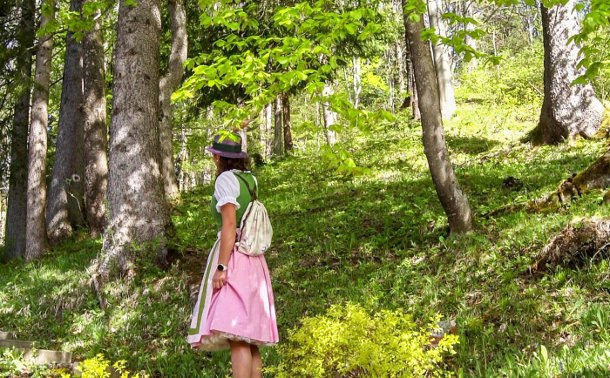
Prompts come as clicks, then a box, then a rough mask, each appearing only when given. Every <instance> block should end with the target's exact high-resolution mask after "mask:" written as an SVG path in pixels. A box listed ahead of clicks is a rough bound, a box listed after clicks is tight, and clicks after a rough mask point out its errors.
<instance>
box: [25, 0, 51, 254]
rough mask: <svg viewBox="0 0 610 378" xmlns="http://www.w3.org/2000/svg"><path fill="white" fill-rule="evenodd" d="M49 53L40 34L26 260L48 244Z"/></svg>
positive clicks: (44, 19) (48, 42) (43, 20)
mask: <svg viewBox="0 0 610 378" xmlns="http://www.w3.org/2000/svg"><path fill="white" fill-rule="evenodd" d="M48 5H49V7H50V9H51V11H50V14H47V15H45V14H43V15H42V18H41V21H40V28H44V27H45V26H46V25H47V24H48V23H49V22H50V21H51V20H53V19H54V18H55V2H54V1H51V2H49V3H48ZM52 53H53V35H47V36H44V37H41V38H40V41H39V45H38V50H37V52H36V73H35V75H34V94H33V96H32V123H31V125H30V135H29V138H28V206H27V222H26V240H25V259H26V260H32V259H35V258H38V257H40V256H41V255H42V254H43V253H44V251H45V250H46V249H47V248H48V241H47V230H46V228H45V225H46V222H45V208H46V204H47V184H46V179H45V172H46V163H47V125H48V122H49V82H50V79H51V58H52Z"/></svg>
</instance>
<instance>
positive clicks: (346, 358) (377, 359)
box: [267, 303, 458, 377]
mask: <svg viewBox="0 0 610 378" xmlns="http://www.w3.org/2000/svg"><path fill="white" fill-rule="evenodd" d="M439 320H440V316H434V317H432V318H431V319H430V320H429V322H428V323H427V324H426V325H425V326H423V327H418V326H417V325H416V324H415V322H414V321H413V319H412V318H411V316H410V315H408V314H405V313H404V312H402V311H388V310H382V311H380V312H376V313H372V314H371V313H369V312H368V311H367V310H365V309H364V308H362V307H361V306H360V305H357V304H352V303H348V304H347V305H344V306H340V305H335V306H332V307H331V308H330V309H329V311H328V313H327V314H326V315H319V316H314V317H308V318H304V319H303V320H302V325H301V327H299V328H297V329H294V330H292V331H291V332H289V336H288V341H287V342H286V343H284V344H283V345H282V346H281V347H280V348H279V353H280V355H281V356H282V361H281V362H280V363H279V365H278V366H277V367H273V368H268V369H267V371H268V372H272V373H275V374H276V375H277V377H295V376H305V377H327V376H358V375H364V376H376V377H397V376H400V377H409V376H424V375H432V376H439V375H449V373H448V371H447V370H446V369H445V364H444V363H443V358H444V357H445V356H447V355H451V354H454V353H455V352H454V349H453V347H454V345H456V344H457V343H458V337H457V336H456V335H445V337H443V338H442V339H441V340H440V342H438V344H437V345H432V344H430V334H431V332H433V331H435V329H436V328H438V327H437V326H436V324H437V323H438V321H439Z"/></svg>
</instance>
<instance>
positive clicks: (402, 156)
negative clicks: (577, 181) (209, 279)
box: [0, 58, 610, 377]
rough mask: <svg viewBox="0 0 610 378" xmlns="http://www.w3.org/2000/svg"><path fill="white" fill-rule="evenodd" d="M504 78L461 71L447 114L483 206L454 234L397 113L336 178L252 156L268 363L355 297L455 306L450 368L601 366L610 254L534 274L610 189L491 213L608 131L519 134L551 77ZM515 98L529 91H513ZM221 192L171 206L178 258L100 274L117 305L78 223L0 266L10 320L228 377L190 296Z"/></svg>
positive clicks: (79, 352) (138, 365)
mask: <svg viewBox="0 0 610 378" xmlns="http://www.w3.org/2000/svg"><path fill="white" fill-rule="evenodd" d="M523 59H525V58H523ZM481 69H482V70H487V71H489V70H495V68H481ZM507 69H508V68H507ZM507 77H510V78H512V77H514V78H515V86H516V87H515V89H511V88H512V87H511V86H510V85H508V84H507V85H508V87H506V88H504V89H503V90H504V93H497V92H489V93H487V92H484V91H483V95H481V94H479V95H478V97H476V98H475V97H473V95H472V94H473V93H474V92H473V89H472V88H473V87H472V86H469V85H466V84H463V85H462V86H461V87H460V88H458V90H457V93H456V95H457V97H458V101H459V109H460V110H459V112H458V114H457V116H456V117H455V118H454V119H453V120H451V121H449V122H447V123H446V137H447V143H448V146H449V149H450V151H451V157H452V161H453V162H454V167H455V169H456V173H457V176H458V179H459V180H460V184H461V186H462V188H463V189H464V191H465V192H466V193H467V195H468V197H469V200H470V203H471V206H472V209H473V211H474V216H475V220H476V229H475V231H474V232H472V233H470V234H467V235H460V236H449V235H448V225H447V221H446V217H445V214H444V213H443V210H442V208H441V206H440V204H439V201H438V198H437V197H436V193H435V190H434V186H433V185H432V181H431V179H430V175H429V173H428V170H427V162H426V160H425V157H424V155H423V148H422V145H421V129H420V127H419V126H418V125H417V124H416V123H413V122H411V121H408V120H407V118H408V117H407V115H404V114H403V115H399V116H398V120H399V121H397V122H396V123H395V124H382V125H379V126H378V128H377V129H375V130H373V132H372V133H371V134H369V135H366V136H362V135H356V134H353V135H350V134H349V132H348V133H346V134H345V135H343V136H342V137H343V138H345V139H349V140H350V143H349V144H346V148H348V149H349V150H350V152H351V153H352V154H353V157H354V161H356V163H357V164H359V165H360V166H361V167H364V168H368V173H367V174H366V175H362V176H357V177H342V176H338V175H336V174H335V173H334V172H333V171H332V170H330V169H328V166H327V165H326V164H325V163H324V161H322V160H321V159H320V158H319V157H318V156H319V155H318V154H317V151H316V149H317V146H316V144H315V143H314V142H313V141H311V142H310V143H308V144H306V143H300V144H298V145H299V146H300V147H299V149H297V150H296V151H294V153H293V154H292V155H290V156H288V157H286V158H284V159H282V160H279V161H274V160H269V161H268V162H267V164H265V165H263V166H261V167H258V168H257V170H256V172H255V173H256V175H257V176H258V179H259V182H260V193H259V194H260V198H261V199H262V201H263V202H264V203H265V205H266V206H267V209H268V210H269V213H270V217H271V220H272V223H273V226H274V241H273V244H272V248H271V249H270V250H269V251H268V252H267V260H268V263H269V266H270V270H271V275H272V281H273V285H274V292H275V298H276V309H277V314H278V325H279V329H280V339H281V341H280V347H278V348H264V349H263V351H262V353H263V361H264V364H265V366H267V367H269V371H270V372H273V371H276V372H277V371H279V370H277V368H278V367H281V366H285V365H286V364H290V360H287V358H288V359H289V358H296V357H294V356H295V355H294V354H291V353H293V352H294V349H288V350H287V349H286V348H287V346H288V345H292V344H291V343H294V339H293V338H292V337H294V335H295V334H298V332H299V330H301V329H302V328H301V327H302V326H303V325H305V326H307V324H310V322H311V319H318V320H319V319H330V318H332V316H333V311H335V312H336V311H337V310H332V309H333V308H335V309H336V308H342V307H341V306H344V307H345V306H349V305H350V304H356V305H357V306H360V307H361V308H362V309H363V311H365V313H367V314H373V315H371V316H376V315H374V314H382V313H396V311H406V312H408V314H409V319H412V321H413V322H414V324H416V325H417V326H424V325H425V324H426V322H427V321H428V319H429V318H430V316H432V315H434V314H441V316H443V318H445V319H451V320H454V321H455V322H456V324H457V336H458V340H459V342H458V343H457V344H455V346H454V349H455V354H453V355H450V354H446V355H444V356H443V369H447V370H448V371H450V372H452V373H454V374H457V375H460V376H461V375H463V376H498V375H507V376H604V375H607V374H608V372H609V371H608V369H609V360H610V332H609V331H608V330H609V329H610V327H609V325H610V315H609V314H610V284H609V282H610V280H609V278H610V277H609V276H610V273H608V272H609V271H610V269H609V266H608V265H609V262H608V261H607V260H600V259H594V260H590V261H584V262H582V263H580V264H576V265H572V266H552V267H548V269H547V270H545V271H544V272H543V273H539V274H536V275H534V274H532V273H531V272H530V269H529V267H530V265H531V264H532V263H533V262H534V261H535V258H536V256H537V254H538V253H539V252H540V250H541V249H542V248H543V246H544V245H545V244H546V243H547V242H548V241H549V239H550V238H551V237H552V236H553V235H555V234H556V233H557V232H559V231H560V230H561V229H562V228H563V227H564V226H565V225H566V224H568V223H569V222H570V221H571V220H573V219H575V218H581V217H590V216H600V217H608V216H610V206H609V205H607V204H602V203H601V198H602V196H603V193H601V192H596V191H593V192H590V193H587V194H584V195H583V196H582V198H578V199H577V200H575V201H573V202H571V203H568V204H565V205H564V206H562V207H560V208H557V209H556V210H554V211H550V212H546V213H528V212H525V211H522V210H520V211H514V212H512V213H511V212H505V213H500V215H496V216H494V215H490V214H493V211H494V210H496V209H499V208H501V207H503V206H506V205H510V204H518V203H524V202H527V201H530V200H532V199H535V198H539V197H541V196H543V195H544V194H546V193H549V192H551V191H553V190H554V189H555V188H556V187H557V185H558V184H559V183H560V182H561V181H562V180H564V179H566V178H567V177H569V176H570V175H571V174H572V173H574V172H580V171H582V170H583V169H584V168H586V167H587V166H588V165H590V164H591V163H592V162H593V161H594V160H595V159H596V158H597V157H599V156H600V155H601V154H602V153H603V152H604V151H605V150H606V149H607V145H606V142H605V141H604V140H576V141H572V142H569V143H566V144H563V145H560V146H555V147H532V146H531V145H528V144H522V143H520V142H519V140H520V139H521V138H522V137H523V136H524V135H525V134H526V133H527V132H528V131H529V130H531V128H533V127H534V126H535V122H536V120H537V117H538V114H537V112H538V111H539V110H538V109H539V106H540V101H541V98H537V97H536V93H537V92H536V88H539V87H538V85H540V82H528V79H527V78H524V79H523V80H521V81H518V80H517V79H518V75H516V74H515V75H513V74H510V75H508V74H507ZM487 80H488V81H489V80H492V79H490V78H487ZM493 80H496V78H494V79H493ZM504 83H506V81H505V82H504ZM489 85H490V86H491V85H492V84H489ZM511 91H517V92H516V93H517V95H514V96H513V95H512V94H510V93H509V94H507V93H508V92H511ZM511 96H512V97H511ZM520 96H529V97H527V101H526V102H519V101H516V100H515V99H516V98H519V97H520ZM499 99H502V101H500V100H499ZM509 178H512V179H510V180H508V179H509ZM508 182H510V183H513V184H511V185H508V184H507V183H508ZM211 194H212V188H211V187H210V186H205V187H200V188H197V189H195V190H193V191H191V192H189V193H184V194H183V204H182V205H181V206H180V207H179V208H177V209H176V210H175V211H174V213H173V221H174V224H175V226H176V236H175V237H174V238H173V239H172V240H171V243H170V245H171V248H172V249H173V250H174V253H173V254H172V259H171V266H170V268H169V269H168V270H166V271H164V270H160V269H159V268H157V267H155V266H154V265H152V264H151V263H149V262H147V261H140V262H139V265H138V271H137V274H136V276H135V277H133V278H131V279H130V280H127V279H124V280H120V281H116V282H113V283H111V284H110V285H108V286H107V287H106V295H107V297H108V300H109V307H108V309H107V310H106V311H102V310H101V309H100V307H99V304H98V302H97V298H96V296H95V295H94V293H93V291H92V290H91V287H90V283H89V274H88V273H87V268H88V267H89V265H90V263H91V260H92V259H93V258H95V257H96V256H97V254H98V253H99V250H100V248H101V242H100V240H89V239H86V238H85V237H79V236H77V237H75V238H74V239H73V240H71V241H69V242H67V243H65V244H63V245H62V246H60V247H58V248H56V249H55V250H54V251H53V252H52V253H50V254H48V255H47V256H45V257H43V258H42V259H41V260H39V261H36V262H31V263H27V264H26V263H24V262H21V261H16V262H11V263H9V264H8V265H0V330H2V331H10V332H15V333H17V334H18V336H19V337H20V338H21V339H28V340H35V341H36V342H37V344H36V345H37V346H38V347H40V348H51V349H53V348H61V349H64V350H68V351H71V352H72V353H73V354H74V357H75V359H77V360H81V361H82V360H84V359H87V358H94V357H95V356H97V355H98V354H99V353H103V356H104V358H106V359H108V360H109V361H119V360H125V361H126V367H127V369H128V370H130V371H134V372H139V371H141V370H144V371H145V372H147V373H149V374H151V375H153V376H155V375H156V376H189V377H197V376H201V377H213V376H226V375H228V374H229V373H230V356H229V353H228V352H227V351H225V352H218V353H196V352H194V351H192V350H191V349H190V347H189V346H188V345H187V343H186V340H185V336H186V329H187V326H188V323H189V321H190V315H191V309H192V305H193V294H196V291H197V289H198V284H199V280H200V279H201V275H202V270H203V264H204V262H205V259H206V256H207V252H208V249H209V248H210V247H211V246H212V244H213V242H214V239H215V238H216V232H217V230H216V229H215V225H214V223H213V221H212V219H211V217H210V216H209V205H210V196H211ZM393 311H394V312H393ZM308 322H309V323H308ZM319 337H324V336H319ZM289 340H290V341H289ZM323 341H324V340H320V344H323ZM313 342H314V343H315V340H313ZM291 356H292V357H291ZM7 363H8V362H7ZM274 369H275V370H274ZM355 371H360V370H355ZM360 372H361V373H362V374H365V373H363V372H362V371H360ZM365 375H366V374H365Z"/></svg>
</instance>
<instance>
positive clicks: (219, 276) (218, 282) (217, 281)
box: [212, 270, 227, 289]
mask: <svg viewBox="0 0 610 378" xmlns="http://www.w3.org/2000/svg"><path fill="white" fill-rule="evenodd" d="M226 283H227V272H226V271H220V270H217V271H216V273H214V277H212V287H213V288H214V289H220V288H221V287H223V286H224V284H226Z"/></svg>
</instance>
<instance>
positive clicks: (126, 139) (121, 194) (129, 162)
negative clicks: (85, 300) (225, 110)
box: [97, 0, 169, 281]
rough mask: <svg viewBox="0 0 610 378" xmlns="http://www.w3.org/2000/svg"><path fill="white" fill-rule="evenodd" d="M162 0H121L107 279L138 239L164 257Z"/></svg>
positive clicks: (124, 267) (103, 264) (123, 265)
mask: <svg viewBox="0 0 610 378" xmlns="http://www.w3.org/2000/svg"><path fill="white" fill-rule="evenodd" d="M160 14H161V10H160V0H139V1H138V5H137V6H131V5H128V4H126V1H121V3H120V5H119V22H118V27H117V42H116V62H115V70H114V87H113V103H112V121H111V124H110V154H109V167H110V169H109V175H108V210H109V214H110V216H109V225H108V227H107V228H106V230H105V232H104V247H103V249H104V256H103V259H102V261H100V263H99V265H98V269H97V271H98V273H99V274H100V277H101V278H102V281H106V280H107V279H109V277H110V276H111V274H112V273H115V272H116V271H115V270H114V269H112V267H113V266H116V267H118V270H119V271H120V272H127V271H129V270H130V268H131V266H132V264H133V253H135V251H134V250H133V249H132V248H131V245H132V244H133V243H154V244H150V245H147V244H145V245H144V246H142V247H143V248H145V249H148V248H151V247H152V246H153V245H154V246H155V249H156V250H155V253H156V255H157V256H158V257H159V258H161V259H164V253H165V251H164V232H165V227H166V226H167V225H168V224H169V214H168V209H167V207H166V203H165V200H164V198H163V181H162V177H161V170H160V167H159V164H158V162H159V153H158V151H159V135H158V132H157V130H158V127H159V118H158V115H159V112H158V107H159V43H160V42H159V41H160V35H161V34H160V33H161V16H160Z"/></svg>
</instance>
